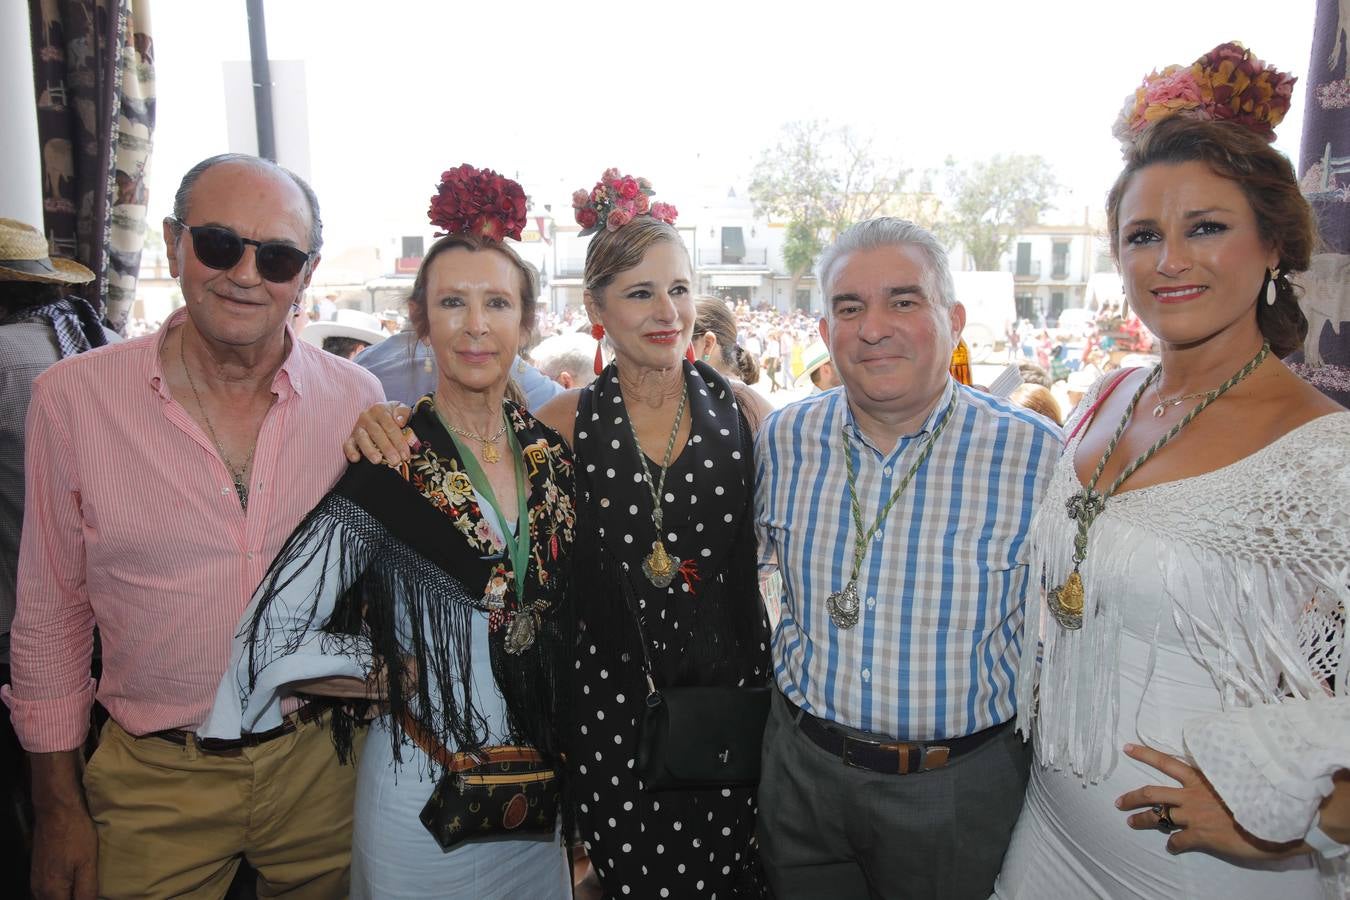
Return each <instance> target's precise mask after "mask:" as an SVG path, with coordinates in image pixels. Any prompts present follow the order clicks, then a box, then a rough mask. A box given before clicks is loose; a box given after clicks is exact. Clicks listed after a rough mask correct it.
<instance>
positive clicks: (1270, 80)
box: [1111, 41, 1296, 150]
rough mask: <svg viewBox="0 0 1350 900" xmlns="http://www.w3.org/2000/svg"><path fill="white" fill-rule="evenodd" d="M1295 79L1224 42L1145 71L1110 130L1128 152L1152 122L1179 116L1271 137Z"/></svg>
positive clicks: (1250, 53)
mask: <svg viewBox="0 0 1350 900" xmlns="http://www.w3.org/2000/svg"><path fill="white" fill-rule="evenodd" d="M1295 81H1296V79H1295V78H1294V76H1292V75H1289V74H1286V73H1284V72H1281V71H1279V70H1278V69H1276V68H1275V67H1274V66H1268V65H1266V64H1265V63H1264V62H1262V61H1261V60H1259V59H1257V58H1256V56H1255V55H1253V53H1252V52H1251V51H1250V50H1248V49H1247V48H1246V47H1244V46H1242V45H1241V44H1239V43H1237V42H1236V41H1229V42H1228V43H1226V44H1220V45H1219V46H1217V47H1215V48H1214V49H1213V50H1211V51H1209V52H1208V53H1206V54H1205V55H1204V56H1202V57H1200V58H1199V59H1197V60H1196V61H1195V62H1193V63H1191V64H1190V65H1189V66H1168V67H1167V68H1165V69H1163V70H1162V71H1161V72H1157V71H1155V72H1153V73H1152V74H1150V75H1149V76H1148V77H1147V78H1145V79H1144V83H1143V84H1141V85H1140V86H1139V87H1138V88H1137V89H1136V90H1135V92H1134V93H1133V94H1131V95H1130V96H1128V97H1126V98H1125V107H1124V109H1122V110H1121V111H1120V116H1119V117H1117V119H1116V123H1115V125H1114V126H1112V128H1111V133H1112V134H1114V135H1115V136H1116V137H1117V138H1119V139H1120V142H1121V144H1122V146H1123V147H1124V149H1127V150H1128V149H1129V147H1130V146H1131V145H1132V144H1133V143H1134V142H1135V141H1136V140H1138V139H1139V136H1140V135H1141V134H1143V132H1144V131H1145V130H1147V129H1148V128H1149V126H1151V125H1153V124H1154V123H1155V122H1158V121H1161V120H1162V119H1166V118H1169V117H1171V116H1185V117H1187V118H1191V119H1211V120H1216V121H1230V122H1233V123H1234V124H1237V125H1241V126H1243V127H1244V128H1247V129H1249V130H1251V131H1254V132H1256V133H1257V134H1258V135H1260V136H1261V137H1263V138H1264V139H1266V140H1267V141H1273V140H1275V126H1276V125H1278V124H1280V121H1281V120H1282V119H1283V118H1284V114H1285V113H1287V112H1289V103H1290V98H1291V97H1292V96H1293V93H1294V82H1295Z"/></svg>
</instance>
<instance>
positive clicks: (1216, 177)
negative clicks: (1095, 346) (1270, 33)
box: [995, 44, 1350, 900]
mask: <svg viewBox="0 0 1350 900" xmlns="http://www.w3.org/2000/svg"><path fill="white" fill-rule="evenodd" d="M1292 84H1293V79H1291V78H1290V77H1289V76H1287V75H1284V74H1282V73H1279V72H1277V71H1276V70H1274V69H1273V68H1269V67H1267V66H1265V64H1264V63H1262V62H1261V61H1260V60H1258V59H1256V58H1255V57H1254V56H1252V55H1251V53H1250V52H1249V51H1247V50H1245V49H1244V48H1243V47H1241V46H1240V45H1237V44H1225V45H1222V46H1220V47H1218V48H1216V49H1215V50H1213V51H1211V52H1210V53H1208V54H1206V55H1205V56H1203V57H1201V58H1200V59H1199V60H1197V61H1196V62H1195V63H1194V64H1193V65H1191V66H1190V67H1188V68H1180V67H1172V68H1169V69H1167V70H1165V71H1164V72H1163V73H1161V74H1155V75H1154V76H1153V77H1151V78H1150V79H1148V80H1146V81H1145V83H1144V85H1143V86H1142V87H1140V88H1139V90H1138V91H1137V92H1136V93H1135V94H1134V95H1132V96H1131V97H1130V99H1129V101H1128V102H1127V104H1126V108H1125V111H1124V113H1123V114H1122V116H1121V120H1120V122H1119V123H1118V125H1117V129H1116V133H1117V134H1118V135H1120V136H1121V137H1122V138H1124V139H1125V140H1126V142H1127V146H1126V151H1125V159H1126V162H1125V168H1124V170H1123V171H1122V172H1121V174H1120V176H1119V177H1118V178H1117V180H1116V183H1115V185H1114V187H1112V189H1111V192H1110V194H1109V195H1108V198H1107V214H1108V220H1109V227H1110V236H1111V250H1112V253H1113V254H1114V255H1115V257H1116V261H1117V263H1118V264H1119V266H1120V269H1121V273H1122V275H1123V277H1124V282H1125V293H1126V297H1127V299H1128V301H1129V305H1130V309H1131V310H1132V311H1133V312H1134V313H1136V314H1137V315H1138V316H1139V318H1140V319H1141V320H1142V321H1143V322H1144V324H1145V325H1146V326H1147V327H1148V328H1149V330H1150V331H1151V332H1152V333H1153V334H1155V335H1156V336H1157V337H1158V339H1159V342H1160V345H1161V350H1162V361H1161V363H1160V364H1159V365H1158V366H1156V367H1153V368H1150V369H1130V370H1124V371H1123V372H1120V373H1113V374H1112V375H1108V376H1106V377H1105V378H1103V379H1102V380H1101V381H1099V382H1098V383H1097V384H1096V385H1095V386H1094V387H1093V388H1092V389H1091V390H1090V391H1089V393H1088V394H1087V395H1086V396H1084V398H1083V401H1082V403H1081V404H1080V406H1079V411H1077V412H1076V413H1075V415H1074V416H1073V417H1072V418H1071V419H1070V421H1069V422H1068V423H1067V425H1066V428H1067V435H1068V436H1067V446H1066V447H1065V450H1064V454H1063V456H1062V457H1061V459H1060V461H1059V465H1058V467H1057V468H1056V471H1055V475H1054V478H1053V480H1052V482H1051V484H1050V487H1049V488H1048V490H1047V492H1046V496H1045V498H1044V500H1043V501H1042V506H1041V507H1040V509H1039V510H1038V511H1037V512H1036V515H1035V519H1034V521H1033V524H1032V529H1031V540H1032V552H1031V567H1032V570H1033V572H1035V571H1036V570H1037V569H1039V570H1040V572H1041V576H1042V577H1041V583H1042V584H1043V585H1044V586H1045V592H1044V597H1043V602H1041V603H1032V602H1028V604H1027V611H1026V624H1025V629H1026V635H1027V637H1026V640H1027V641H1028V642H1034V641H1035V640H1036V639H1037V638H1038V637H1039V639H1040V642H1041V647H1040V652H1039V653H1037V652H1034V651H1035V649H1036V648H1035V644H1034V643H1031V645H1030V646H1029V647H1024V650H1023V653H1022V660H1021V664H1020V671H1019V673H1018V682H1017V696H1018V728H1019V730H1021V731H1022V732H1023V733H1024V734H1026V735H1028V736H1030V737H1031V738H1033V739H1034V742H1035V751H1036V759H1037V761H1038V762H1039V763H1040V765H1038V766H1033V767H1032V775H1031V781H1030V784H1029V787H1028V790H1027V797H1026V803H1025V805H1024V806H1023V809H1022V814H1021V818H1020V819H1019V820H1018V823H1017V827H1016V830H1015V831H1014V834H1013V839H1012V843H1011V845H1010V847H1009V849H1008V853H1007V856H1006V858H1005V859H1004V865H1003V872H1002V874H1001V875H1000V876H999V879H998V882H997V884H996V886H995V895H996V896H997V897H1001V898H1038V900H1039V898H1044V897H1056V898H1057V897H1074V898H1077V897H1138V898H1148V900H1158V898H1167V900H1182V898H1202V897H1203V898H1209V897H1222V898H1225V900H1247V898H1250V900H1257V898H1269V897H1285V898H1294V897H1299V898H1312V897H1319V896H1324V895H1326V896H1336V897H1342V896H1350V881H1348V880H1347V878H1346V860H1347V858H1348V857H1347V853H1350V647H1347V629H1346V614H1347V610H1350V524H1348V523H1350V451H1348V450H1347V448H1350V412H1346V411H1345V410H1344V409H1343V408H1341V407H1340V406H1338V405H1336V404H1335V403H1334V402H1332V401H1331V400H1329V399H1328V398H1326V397H1324V396H1323V395H1322V394H1320V393H1318V391H1317V390H1316V389H1314V388H1313V387H1312V386H1310V385H1309V384H1307V383H1305V382H1303V381H1301V380H1299V379H1298V377H1297V376H1295V375H1294V374H1293V373H1292V372H1291V371H1290V370H1289V369H1288V368H1287V367H1286V366H1285V365H1284V364H1283V363H1282V362H1281V361H1280V358H1281V357H1283V356H1285V355H1287V354H1289V353H1290V352H1292V351H1293V350H1295V349H1297V348H1298V347H1299V346H1301V344H1302V341H1303V337H1304V334H1305V332H1306V330H1307V322H1306V320H1305V319H1304V317H1303V313H1302V312H1301V310H1300V308H1299V305H1298V299H1297V296H1296V293H1295V288H1294V285H1293V283H1292V282H1291V280H1290V276H1291V275H1293V274H1296V273H1299V272H1303V271H1306V270H1307V269H1308V267H1309V261H1310V256H1311V253H1312V248H1313V245H1314V242H1315V226H1314V223H1313V220H1312V215H1311V211H1310V210H1309V207H1308V204H1307V202H1306V201H1305V200H1304V198H1303V197H1302V195H1301V194H1300V192H1299V187H1298V184H1297V182H1296V180H1295V177H1294V171H1293V167H1292V166H1291V165H1290V164H1289V161H1288V160H1287V159H1286V158H1285V157H1284V156H1283V155H1282V154H1280V153H1278V152H1277V151H1275V150H1274V149H1273V148H1272V147H1271V146H1270V145H1269V144H1268V143H1267V142H1268V141H1269V140H1271V139H1273V136H1274V132H1273V126H1274V125H1276V124H1278V122H1279V120H1280V118H1281V117H1282V116H1283V114H1284V112H1285V111H1286V110H1287V109H1288V106H1289V96H1290V91H1291V88H1292ZM1160 832H1161V833H1160ZM1319 869H1320V870H1321V871H1320V872H1319Z"/></svg>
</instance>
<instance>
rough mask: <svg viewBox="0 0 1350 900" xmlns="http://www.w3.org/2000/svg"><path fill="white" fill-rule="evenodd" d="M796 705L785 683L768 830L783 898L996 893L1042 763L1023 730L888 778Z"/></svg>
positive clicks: (765, 790) (773, 741) (771, 871)
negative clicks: (813, 733) (832, 745)
mask: <svg viewBox="0 0 1350 900" xmlns="http://www.w3.org/2000/svg"><path fill="white" fill-rule="evenodd" d="M793 713H794V710H793V707H791V706H790V705H789V704H788V702H787V700H786V699H784V697H783V696H782V694H780V693H778V692H777V691H775V692H774V702H773V711H772V713H771V714H770V716H769V723H768V726H767V727H766V729H765V732H764V764H763V773H762V775H761V780H760V785H759V826H758V831H757V834H758V837H759V846H760V852H761V854H762V856H763V860H764V867H765V870H766V871H767V873H768V877H769V883H770V885H771V886H772V887H773V891H774V894H775V895H776V897H777V898H778V900H795V898H801V900H808V898H809V900H817V898H822V897H829V898H831V900H851V898H855V897H857V898H879V897H885V898H902V897H903V898H930V897H931V898H942V900H965V898H972V900H986V898H988V897H989V895H990V893H991V892H992V891H993V888H994V878H995V877H996V876H997V875H998V871H999V868H1000V866H1001V865H1002V864H1003V854H1004V852H1005V851H1006V850H1007V849H1008V841H1009V840H1010V839H1011V838H1012V830H1013V825H1015V824H1016V822H1017V816H1018V813H1019V812H1021V809H1022V798H1023V795H1024V794H1025V793H1026V786H1027V776H1028V772H1029V768H1030V763H1031V750H1030V747H1029V746H1028V745H1025V744H1023V743H1022V740H1021V739H1020V738H1019V737H1018V736H1017V734H1016V732H1015V731H1014V730H1013V729H1012V728H1008V729H1006V730H1005V731H1004V732H1003V733H1002V734H999V735H997V736H996V737H994V738H992V739H991V740H989V741H988V742H987V743H985V744H982V745H980V746H979V747H977V748H976V749H975V750H972V751H971V752H969V753H967V754H965V755H963V756H960V757H958V758H956V759H954V760H952V761H951V762H949V763H948V764H947V765H946V766H944V767H943V768H941V769H934V770H932V771H929V772H919V773H915V774H910V775H883V774H879V773H876V772H871V771H867V770H865V769H857V768H853V767H851V766H847V765H845V764H844V763H843V762H842V761H840V759H839V758H838V757H836V756H832V755H831V754H829V753H826V752H825V751H824V750H822V749H821V748H820V747H818V746H816V744H814V743H813V742H812V741H811V739H810V738H808V737H807V736H806V735H804V734H802V732H801V731H800V730H799V729H798V728H797V725H796V723H795V722H794V720H793ZM840 730H841V731H845V732H848V733H852V734H861V733H860V732H854V731H852V730H851V729H843V728H841V729H840Z"/></svg>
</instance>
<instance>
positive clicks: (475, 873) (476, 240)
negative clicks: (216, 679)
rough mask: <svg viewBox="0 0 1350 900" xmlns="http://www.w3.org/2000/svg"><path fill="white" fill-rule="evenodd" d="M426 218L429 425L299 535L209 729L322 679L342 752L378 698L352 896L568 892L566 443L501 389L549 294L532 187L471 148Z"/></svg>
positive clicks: (359, 474)
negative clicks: (535, 237)
mask: <svg viewBox="0 0 1350 900" xmlns="http://www.w3.org/2000/svg"><path fill="white" fill-rule="evenodd" d="M430 215H431V220H432V223H433V224H435V225H437V226H439V227H440V228H441V229H442V230H443V231H444V232H445V234H444V235H442V236H441V237H440V238H439V240H437V241H436V242H435V243H434V244H432V246H431V248H430V250H429V251H428V252H427V254H426V256H425V258H424V259H423V260H422V264H421V267H420V268H419V270H418V273H417V278H416V280H415V281H414V283H413V289H412V294H411V296H410V297H409V300H408V313H409V318H410V319H411V320H412V323H413V326H414V328H415V329H416V332H417V336H418V338H419V339H420V340H423V341H425V342H427V343H428V344H429V345H430V347H431V349H432V352H433V353H434V355H435V359H436V362H437V365H438V367H439V378H438V382H437V386H436V390H435V392H434V393H432V394H428V395H427V396H425V397H423V398H422V399H421V400H420V401H418V403H417V405H416V406H415V408H414V409H413V410H412V411H411V420H410V422H409V424H410V425H411V426H412V428H413V429H415V431H416V434H417V435H418V437H419V438H420V441H419V442H418V443H417V445H416V446H415V447H414V448H412V449H408V448H403V450H404V452H403V453H402V454H401V456H400V458H399V459H397V460H395V461H394V462H393V464H392V465H388V466H386V465H379V464H377V463H378V462H379V461H380V460H377V461H376V462H374V463H372V462H369V461H365V460H359V456H357V457H356V458H355V459H353V464H352V466H351V467H350V468H349V469H348V471H347V474H346V475H345V476H344V477H343V478H342V479H341V480H340V481H339V482H338V484H337V485H336V486H335V487H334V488H333V490H332V491H331V492H330V493H329V494H328V495H327V496H325V497H324V499H323V500H322V501H321V502H320V504H319V505H318V506H317V507H315V509H314V510H313V511H312V512H311V513H310V514H309V516H308V517H307V518H306V519H305V521H304V522H302V523H301V524H300V526H299V527H298V528H297V529H296V530H295V532H294V533H293V534H292V535H291V537H290V538H289V540H288V541H287V543H286V545H285V546H284V547H283V548H282V551H281V553H280V554H279V555H278V556H277V558H276V560H275V561H274V562H273V563H272V567H271V569H269V571H268V573H267V575H266V576H265V577H264V579H263V583H262V584H261V586H259V588H258V590H257V592H256V593H255V595H254V597H253V601H252V604H251V605H250V607H249V609H248V610H247V611H246V613H245V615H244V619H243V621H242V624H241V628H240V636H239V638H238V639H237V640H236V648H235V654H234V659H233V665H232V667H231V669H230V670H229V671H228V672H227V674H226V676H225V678H224V680H223V681H222V683H221V686H220V690H219V692H218V694H217V702H216V706H215V709H214V710H213V712H212V716H211V719H210V721H209V722H208V723H207V725H206V726H204V727H203V729H202V733H203V734H204V735H208V736H218V737H219V736H233V737H238V736H239V733H240V731H241V730H243V731H262V730H266V729H267V728H269V727H271V726H272V725H274V724H275V721H274V720H276V717H277V716H278V715H279V710H280V708H281V704H282V702H284V701H285V700H286V699H287V698H288V697H289V696H290V695H292V694H310V695H319V696H321V697H327V698H330V705H332V706H333V707H334V718H333V722H334V727H333V735H334V739H335V742H336V744H337V751H338V753H339V755H341V756H343V757H348V756H350V755H352V754H353V752H354V751H356V750H357V749H358V745H359V744H360V737H361V732H360V730H358V728H357V725H358V720H359V718H360V717H359V716H358V715H357V714H356V713H358V712H362V711H364V709H363V708H364V707H367V706H369V705H370V704H372V703H373V704H374V705H373V707H372V708H373V709H375V710H378V713H377V714H376V715H375V716H374V720H373V721H372V723H371V726H370V732H371V733H370V735H369V739H368V740H366V741H365V742H364V747H362V748H360V752H359V753H357V754H356V755H357V757H358V763H357V764H358V765H359V767H360V771H359V774H358V778H357V789H356V807H355V824H354V828H353V846H352V891H351V892H352V896H354V897H369V898H386V897H427V898H432V897H435V898H445V897H454V898H463V900H478V898H484V897H530V898H536V897H537V898H568V897H570V896H571V893H572V891H571V880H570V878H569V872H568V864H567V857H566V854H565V852H564V849H563V844H562V841H561V835H560V830H559V829H560V825H561V819H562V818H564V817H562V816H559V815H558V813H559V811H560V807H561V796H562V792H561V788H560V784H561V778H560V775H559V773H558V771H557V769H556V766H557V761H558V759H559V756H560V736H559V733H558V729H557V725H556V723H557V711H558V709H559V707H560V705H561V701H562V697H561V696H560V695H561V693H562V692H561V688H560V685H561V681H560V679H559V674H560V673H563V672H565V671H566V668H567V667H566V658H567V653H566V649H567V648H566V642H565V627H566V622H567V621H568V617H566V616H565V615H564V609H565V606H566V602H567V592H566V586H567V579H568V575H569V572H570V569H571V566H570V555H571V554H570V551H571V546H572V534H573V527H574V524H575V520H574V511H573V497H574V492H573V473H572V453H571V451H570V450H569V449H568V447H567V446H566V445H565V444H564V443H563V442H562V440H561V439H560V438H559V436H558V434H557V433H556V432H554V431H553V430H552V429H550V428H548V427H546V426H545V425H542V424H541V423H540V422H539V421H537V420H536V419H534V418H533V417H532V416H531V415H530V414H529V413H528V412H527V411H526V410H525V409H524V407H522V406H520V405H519V404H517V403H515V402H513V401H512V400H510V399H508V396H509V394H508V388H509V387H510V383H511V382H510V372H511V368H512V363H513V360H514V358H515V354H516V350H517V348H518V347H519V345H520V338H521V334H522V332H523V330H525V329H528V328H529V327H530V326H531V325H532V324H533V320H534V314H535V302H536V296H537V294H538V276H537V274H536V273H535V271H534V269H533V268H532V267H531V266H530V265H528V264H527V263H525V262H524V261H523V260H521V258H520V257H519V256H518V255H517V254H516V252H515V251H514V250H512V249H511V248H510V247H509V246H508V245H507V244H505V243H503V239H504V238H508V237H509V238H515V239H519V237H520V229H521V227H522V226H523V224H524V222H525V195H524V192H523V191H521V188H520V185H518V184H516V183H515V182H514V181H511V180H510V179H507V178H503V177H501V176H500V175H498V174H496V173H495V172H492V171H490V170H478V169H474V168H472V167H471V166H460V167H459V168H456V169H451V170H450V171H448V172H446V173H445V174H444V175H443V176H442V180H441V184H440V188H439V190H438V191H437V194H436V196H435V197H433V198H432V201H431V210H430ZM380 409H381V410H383V407H381V408H380ZM359 430H360V428H358V431H359ZM352 455H353V454H351V453H349V456H352ZM390 459H393V456H392V455H391V456H390ZM358 460H359V461H358ZM390 673H393V674H390ZM353 707H356V708H355V709H354V708H353Z"/></svg>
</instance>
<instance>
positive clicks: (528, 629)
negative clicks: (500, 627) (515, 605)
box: [503, 609, 536, 656]
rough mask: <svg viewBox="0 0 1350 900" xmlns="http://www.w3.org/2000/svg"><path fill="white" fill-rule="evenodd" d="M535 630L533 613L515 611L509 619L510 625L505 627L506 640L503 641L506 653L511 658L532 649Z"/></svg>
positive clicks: (527, 610) (523, 610) (531, 610)
mask: <svg viewBox="0 0 1350 900" xmlns="http://www.w3.org/2000/svg"><path fill="white" fill-rule="evenodd" d="M535 629H536V623H535V611H534V610H533V609H518V610H516V614H515V615H514V616H512V617H511V624H510V625H508V626H506V640H505V641H503V646H504V649H505V650H506V652H507V653H509V654H510V655H511V656H519V655H520V654H522V653H524V652H525V651H526V650H528V649H530V648H531V647H533V646H534V634H535Z"/></svg>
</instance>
